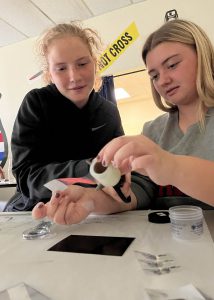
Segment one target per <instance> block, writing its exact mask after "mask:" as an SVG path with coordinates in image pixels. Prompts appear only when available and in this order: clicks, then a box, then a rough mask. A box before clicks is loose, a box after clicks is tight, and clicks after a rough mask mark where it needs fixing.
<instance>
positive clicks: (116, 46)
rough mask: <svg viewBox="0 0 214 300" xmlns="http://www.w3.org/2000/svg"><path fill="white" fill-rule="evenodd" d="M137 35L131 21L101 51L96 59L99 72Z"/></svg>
mask: <svg viewBox="0 0 214 300" xmlns="http://www.w3.org/2000/svg"><path fill="white" fill-rule="evenodd" d="M138 37H139V32H138V30H137V27H136V25H135V23H134V22H133V23H131V24H130V25H129V27H127V28H126V29H125V30H124V32H122V33H121V34H120V35H119V36H118V38H117V39H116V40H115V41H114V42H113V43H112V44H111V45H110V46H109V47H108V48H107V49H106V50H105V51H104V52H103V53H102V55H101V56H100V59H99V61H98V69H99V71H98V72H99V73H102V72H104V71H105V70H106V69H107V68H108V67H110V66H111V65H112V64H113V63H114V62H115V61H116V60H117V59H118V58H119V56H120V55H121V54H122V53H124V52H125V51H126V49H127V48H128V47H129V46H130V45H131V44H132V43H133V42H134V41H135V40H136V39H137V38H138Z"/></svg>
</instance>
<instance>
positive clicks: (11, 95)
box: [0, 0, 214, 140]
mask: <svg viewBox="0 0 214 300" xmlns="http://www.w3.org/2000/svg"><path fill="white" fill-rule="evenodd" d="M171 9H176V10H177V12H178V15H179V18H184V19H189V20H192V21H194V22H196V23H198V24H199V25H201V26H202V27H203V28H204V29H205V30H206V32H207V33H208V35H209V36H210V38H211V39H212V40H214V26H213V25H214V21H213V11H214V1H213V0H197V1H195V0H188V1H187V0H147V1H145V2H142V3H138V4H136V5H132V6H130V7H125V8H122V9H120V10H117V11H113V12H111V13H108V14H105V15H102V16H98V17H96V18H91V19H89V20H87V21H86V22H85V24H86V25H88V26H91V27H93V28H94V29H96V30H98V31H99V33H100V35H101V36H102V38H103V41H104V42H105V44H106V45H107V44H109V43H111V42H113V41H114V40H115V39H116V38H117V37H118V35H120V33H121V32H123V31H124V29H125V28H126V27H128V26H129V25H130V23H132V22H133V21H134V22H135V23H136V25H137V28H138V30H139V33H140V38H138V40H137V41H136V42H135V43H134V44H132V45H131V46H130V47H129V48H128V49H127V50H126V52H125V53H124V54H123V55H121V56H120V58H119V59H118V60H117V61H116V62H115V63H114V64H113V65H112V66H111V67H110V68H109V69H107V70H106V72H105V73H104V74H118V73H123V72H126V71H127V70H130V69H132V70H133V69H141V68H142V67H143V65H142V60H141V48H142V44H143V42H144V40H145V38H146V36H147V35H148V34H149V33H151V32H152V31H153V30H155V29H156V28H158V27H159V26H160V25H161V24H162V23H163V22H164V16H165V13H166V11H168V10H171ZM35 40H36V39H29V40H26V41H23V42H20V43H17V44H14V45H11V46H7V47H4V48H0V92H1V93H2V98H1V100H0V118H1V120H2V123H3V125H4V128H5V130H6V132H7V136H8V140H10V136H11V132H12V126H13V122H14V119H15V116H16V114H17V110H18V107H19V106H20V103H21V101H22V99H23V97H24V95H25V94H26V92H27V91H29V90H30V89H32V88H35V87H40V86H42V82H41V80H40V79H39V80H35V81H33V82H31V83H30V82H29V80H28V78H29V77H30V76H31V75H33V74H35V73H36V72H38V71H39V65H38V62H37V57H36V55H35V49H34V46H35Z"/></svg>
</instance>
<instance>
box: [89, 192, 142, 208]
mask: <svg viewBox="0 0 214 300" xmlns="http://www.w3.org/2000/svg"><path fill="white" fill-rule="evenodd" d="M86 190H87V191H86V193H87V197H88V198H89V199H91V201H93V206H94V209H93V212H94V213H97V214H112V213H118V212H122V211H128V210H134V209H136V207H137V200H136V197H135V195H134V194H133V193H132V192H131V194H130V196H131V202H130V203H124V202H122V201H121V202H119V201H116V200H115V199H113V198H112V197H111V196H110V195H108V194H106V193H105V192H104V191H102V190H95V189H90V188H89V189H86Z"/></svg>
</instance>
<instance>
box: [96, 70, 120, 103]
mask: <svg viewBox="0 0 214 300" xmlns="http://www.w3.org/2000/svg"><path fill="white" fill-rule="evenodd" d="M98 92H99V94H100V95H101V96H102V97H103V98H105V99H106V100H108V101H111V102H113V103H114V104H116V105H117V101H116V98H115V93H114V76H113V75H110V76H103V77H102V86H101V88H100V89H99V91H98Z"/></svg>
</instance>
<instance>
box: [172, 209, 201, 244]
mask: <svg viewBox="0 0 214 300" xmlns="http://www.w3.org/2000/svg"><path fill="white" fill-rule="evenodd" d="M169 217H170V222H171V228H172V235H173V237H175V238H177V239H182V240H192V239H196V238H199V237H200V236H201V235H202V233H203V212H202V209H201V208H200V207H198V206H194V205H179V206H173V207H170V209H169Z"/></svg>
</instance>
